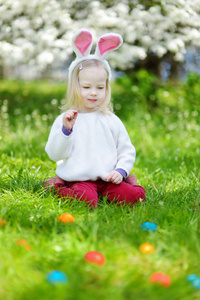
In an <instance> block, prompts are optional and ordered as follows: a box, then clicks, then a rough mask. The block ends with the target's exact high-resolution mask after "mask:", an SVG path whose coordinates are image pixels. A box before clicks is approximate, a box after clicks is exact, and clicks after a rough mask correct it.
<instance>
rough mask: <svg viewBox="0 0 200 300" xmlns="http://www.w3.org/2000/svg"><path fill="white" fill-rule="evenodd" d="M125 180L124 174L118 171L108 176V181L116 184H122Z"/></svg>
mask: <svg viewBox="0 0 200 300" xmlns="http://www.w3.org/2000/svg"><path fill="white" fill-rule="evenodd" d="M122 180H123V176H122V174H120V173H119V172H117V171H112V172H111V173H110V174H108V176H107V177H106V181H107V182H112V183H115V184H120V183H121V182H122Z"/></svg>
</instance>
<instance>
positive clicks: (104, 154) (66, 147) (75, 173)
mask: <svg viewBox="0 0 200 300" xmlns="http://www.w3.org/2000/svg"><path fill="white" fill-rule="evenodd" d="M63 114H64V113H63ZM63 114H61V115H59V116H58V117H57V118H56V120H55V122H54V124H53V126H52V128H51V132H50V135H49V138H48V141H47V144H46V147H45V150H46V152H47V154H48V156H49V158H50V159H52V160H53V161H55V162H58V161H60V160H62V163H61V164H59V165H58V166H57V169H56V174H57V176H59V177H61V178H62V179H64V180H66V181H86V180H94V181H95V180H97V179H102V180H105V178H106V176H107V175H108V174H109V173H110V172H111V171H113V170H115V169H117V168H120V169H123V170H125V171H126V173H127V175H128V174H130V172H131V170H132V168H133V164H134V162H135V155H136V152H135V148H134V146H133V145H132V144H131V140H130V138H129V136H128V133H127V131H126V129H125V126H124V125H123V123H122V122H121V120H120V119H119V118H118V117H117V116H116V115H114V114H113V113H112V114H110V115H107V114H101V113H99V112H90V113H79V114H78V117H77V120H76V122H75V125H74V127H73V132H72V133H71V134H70V135H69V136H67V135H65V134H64V133H63V131H62V126H63Z"/></svg>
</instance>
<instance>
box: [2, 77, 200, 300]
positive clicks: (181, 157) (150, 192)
mask: <svg viewBox="0 0 200 300" xmlns="http://www.w3.org/2000/svg"><path fill="white" fill-rule="evenodd" d="M5 85H6V83H5ZM26 85H27V83H26ZM47 86H48V85H47ZM21 89H22V90H23V85H22V87H21ZM62 89H63V86H62ZM166 89H167V87H166V86H165V87H162V88H160V89H159V90H158V91H157V95H159V97H160V98H159V101H158V103H157V106H156V107H154V108H152V110H150V108H149V106H148V105H149V104H148V105H144V102H142V103H141V105H140V104H139V103H138V102H137V103H135V106H134V107H133V108H131V111H130V112H129V114H127V115H128V117H123V116H124V115H125V112H124V111H123V112H122V113H121V115H120V111H118V114H119V115H120V116H121V117H122V119H123V121H124V123H125V125H126V127H127V130H128V132H129V134H130V137H131V140H132V142H133V144H134V145H135V147H136V150H137V159H136V164H135V166H134V169H133V171H132V172H133V173H135V174H136V175H137V177H138V183H139V184H141V185H142V186H144V188H145V189H146V196H147V199H146V203H145V204H139V205H136V206H134V207H132V208H131V207H120V206H115V205H112V204H108V203H107V202H106V199H103V200H102V201H100V203H99V207H98V208H97V209H96V210H94V211H91V210H90V209H89V208H88V207H87V206H86V205H85V204H84V203H78V202H77V201H73V202H68V203H65V202H61V201H60V200H59V199H58V198H57V197H56V196H54V195H53V194H51V193H49V192H46V191H45V190H44V189H43V188H42V181H43V180H44V179H46V178H48V177H50V176H53V175H54V170H55V163H53V162H52V161H50V160H49V158H48V157H47V155H46V153H45V151H44V147H45V144H46V141H47V138H48V134H49V130H50V126H51V124H52V122H53V119H54V118H55V116H56V114H57V113H58V109H57V108H56V107H55V101H53V102H52V101H51V100H49V98H48V97H46V98H45V100H42V97H41V99H40V100H41V107H40V106H39V104H38V102H36V100H32V102H31V103H29V105H28V108H27V107H26V102H25V101H27V99H25V100H23V99H22V100H20V101H21V102H20V103H19V102H18V101H17V100H16V102H15V101H14V100H9V99H8V97H6V98H5V94H3V93H2V95H3V96H2V102H1V104H2V106H1V134H0V135H1V140H0V142H1V148H0V153H1V163H0V218H4V219H5V220H6V226H5V227H0V255H1V260H0V261H1V263H0V299H4V300H18V299H19V300H28V299H34V300H37V299H38V300H41V299H42V300H46V299H53V298H54V299H59V300H61V299H66V300H85V299H87V300H90V299H95V300H98V299H105V300H114V299H118V300H125V299H127V300H129V299H134V300H169V299H172V300H179V299H181V300H195V299H199V297H200V290H197V289H196V288H194V287H192V286H191V284H190V283H189V282H188V281H187V277H188V276H189V275H190V274H193V273H195V274H196V275H197V276H200V267H199V257H200V227H199V226H200V225H199V204H200V191H199V176H200V173H199V165H200V156H199V151H200V143H199V134H200V123H199V111H198V110H197V108H196V107H197V106H196V107H195V109H194V108H193V106H191V107H189V104H188V103H186V102H184V101H182V102H180V101H177V103H176V101H175V100H177V99H176V97H175V96H174V93H175V88H173V90H172V89H171V88H169V89H168V90H167V92H168V94H167V93H166ZM39 90H40V91H41V90H42V88H41V87H40V88H39ZM45 91H46V89H45ZM164 91H165V94H164V95H165V96H166V95H168V97H169V98H170V99H169V100H170V101H169V104H168V105H167V104H166V103H164V100H163V99H165V98H164V97H165V96H163V93H164ZM122 92H123V91H122ZM180 93H183V89H182V90H181V91H180V90H178V91H177V94H180ZM61 94H62V93H60V95H61ZM5 99H7V100H8V101H5ZM31 99H32V98H31ZM52 99H54V96H53V98H52ZM173 99H175V100H174V101H172V100H173ZM61 100H62V95H61V96H60V98H59V97H58V100H57V102H58V104H57V106H58V105H59V102H60V101H61ZM165 100H166V99H165ZM186 100H187V99H186V98H185V101H186ZM23 101H24V102H23ZM42 101H43V102H42ZM114 101H116V102H115V104H117V101H118V99H114ZM45 103H46V104H45ZM20 105H21V106H20ZM31 105H32V112H31V111H29V110H30V108H31ZM125 106H126V103H125ZM44 107H48V114H45V110H44ZM151 107H153V106H151ZM19 109H20V111H19ZM8 112H9V115H8ZM11 119H12V120H11ZM65 212H68V213H71V214H72V215H73V216H74V217H75V223H73V224H60V223H58V222H57V218H58V217H59V215H61V214H62V213H65ZM146 221H149V222H154V223H156V224H157V226H158V229H157V230H156V231H155V232H146V231H144V230H142V229H141V225H142V224H143V223H144V222H146ZM20 238H23V239H25V240H26V241H27V242H28V244H29V245H30V247H31V250H30V251H27V250H26V249H25V248H24V247H21V246H19V245H18V244H17V241H18V240H19V239H20ZM146 242H148V243H150V244H152V245H154V247H155V253H151V254H146V255H145V254H142V253H140V251H139V249H138V248H139V246H140V245H141V244H143V243H146ZM90 250H96V251H100V252H101V253H103V255H104V256H105V258H106V263H105V264H104V265H103V266H97V265H94V264H88V263H86V262H85V261H84V255H85V253H86V252H87V251H90ZM52 270H60V271H62V272H64V273H65V274H66V275H67V276H68V282H67V283H66V284H58V285H51V284H50V283H48V282H47V280H46V276H47V274H48V273H49V272H51V271H52ZM155 272H163V273H165V274H167V275H169V276H170V278H171V282H172V283H171V286H170V287H162V286H159V285H154V284H150V283H149V278H150V276H151V274H153V273H155Z"/></svg>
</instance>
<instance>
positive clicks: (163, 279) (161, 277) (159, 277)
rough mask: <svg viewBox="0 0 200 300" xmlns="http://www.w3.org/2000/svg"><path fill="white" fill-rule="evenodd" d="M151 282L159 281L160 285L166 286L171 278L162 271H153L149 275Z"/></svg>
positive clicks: (169, 283)
mask: <svg viewBox="0 0 200 300" xmlns="http://www.w3.org/2000/svg"><path fill="white" fill-rule="evenodd" d="M150 282H151V283H159V284H160V285H162V286H164V287H168V286H170V285H171V279H170V277H169V276H168V275H166V274H163V273H159V272H158V273H154V274H152V275H151V277H150Z"/></svg>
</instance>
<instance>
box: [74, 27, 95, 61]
mask: <svg viewBox="0 0 200 300" xmlns="http://www.w3.org/2000/svg"><path fill="white" fill-rule="evenodd" d="M72 47H73V49H74V52H75V53H76V55H77V57H78V58H80V57H83V56H87V55H89V54H90V51H91V48H92V35H91V33H90V32H89V31H88V30H87V29H84V28H83V29H80V30H78V31H77V32H76V33H75V35H74V36H73V38H72Z"/></svg>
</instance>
